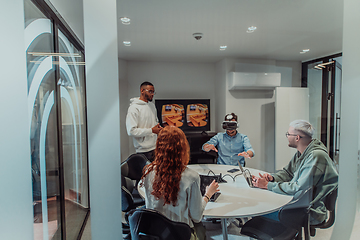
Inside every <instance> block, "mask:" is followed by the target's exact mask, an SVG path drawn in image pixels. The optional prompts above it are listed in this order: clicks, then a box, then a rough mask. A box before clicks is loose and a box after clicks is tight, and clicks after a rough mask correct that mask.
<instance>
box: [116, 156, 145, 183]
mask: <svg viewBox="0 0 360 240" xmlns="http://www.w3.org/2000/svg"><path fill="white" fill-rule="evenodd" d="M149 163H150V162H149V160H148V159H147V158H146V157H145V155H144V154H141V153H134V154H132V155H130V156H129V157H128V158H127V159H126V160H125V161H124V162H123V163H121V175H122V176H125V177H127V178H130V179H132V180H135V181H136V184H135V186H137V184H138V183H139V181H140V179H141V177H142V174H143V169H144V167H145V165H147V164H149Z"/></svg>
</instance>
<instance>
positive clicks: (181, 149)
mask: <svg viewBox="0 0 360 240" xmlns="http://www.w3.org/2000/svg"><path fill="white" fill-rule="evenodd" d="M188 162H189V144H188V142H187V139H186V136H185V134H184V132H183V131H182V130H180V129H179V128H177V127H173V126H167V127H165V128H163V129H162V130H161V131H160V133H159V135H158V137H157V141H156V148H155V160H154V161H153V162H152V163H150V164H149V165H147V166H146V167H145V170H144V175H143V177H142V183H141V184H142V185H144V187H145V203H146V208H149V209H154V210H157V211H159V212H160V213H162V214H163V215H165V216H166V217H168V218H169V219H171V220H173V221H177V222H184V223H186V224H188V225H189V226H190V227H191V228H193V229H194V231H193V233H192V238H191V239H205V238H206V236H205V228H204V227H203V225H202V223H201V219H202V216H203V212H204V209H205V206H206V204H207V202H208V201H209V199H210V198H211V197H212V195H213V194H214V193H215V192H217V191H219V189H218V188H219V184H218V183H217V182H215V181H213V182H212V183H211V184H210V185H209V186H208V187H207V188H206V192H205V195H204V196H202V195H201V192H200V177H199V174H198V173H197V172H195V171H193V170H191V169H189V168H188V167H187V164H188Z"/></svg>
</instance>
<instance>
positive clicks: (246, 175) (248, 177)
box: [238, 162, 254, 187]
mask: <svg viewBox="0 0 360 240" xmlns="http://www.w3.org/2000/svg"><path fill="white" fill-rule="evenodd" d="M238 164H239V168H240V171H241V172H242V175H243V176H244V178H245V180H246V182H247V184H248V185H249V187H254V185H253V183H252V177H251V173H250V171H249V169H246V171H245V170H244V168H243V167H242V166H241V164H240V162H238Z"/></svg>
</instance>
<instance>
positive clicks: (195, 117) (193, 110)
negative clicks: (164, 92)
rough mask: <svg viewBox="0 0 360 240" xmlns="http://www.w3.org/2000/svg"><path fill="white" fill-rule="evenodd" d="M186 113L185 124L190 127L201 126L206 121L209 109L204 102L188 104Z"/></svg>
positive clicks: (204, 124)
mask: <svg viewBox="0 0 360 240" xmlns="http://www.w3.org/2000/svg"><path fill="white" fill-rule="evenodd" d="M186 113H187V114H186V120H187V124H188V125H189V126H190V127H203V126H206V124H207V123H208V118H209V109H208V106H207V105H206V104H200V103H197V104H189V105H188V106H187V111H186Z"/></svg>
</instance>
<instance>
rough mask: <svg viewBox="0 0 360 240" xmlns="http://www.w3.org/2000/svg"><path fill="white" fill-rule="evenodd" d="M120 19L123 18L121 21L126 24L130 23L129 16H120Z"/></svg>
mask: <svg viewBox="0 0 360 240" xmlns="http://www.w3.org/2000/svg"><path fill="white" fill-rule="evenodd" d="M120 20H121V23H122V24H124V25H129V24H130V18H128V17H122V18H120Z"/></svg>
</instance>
